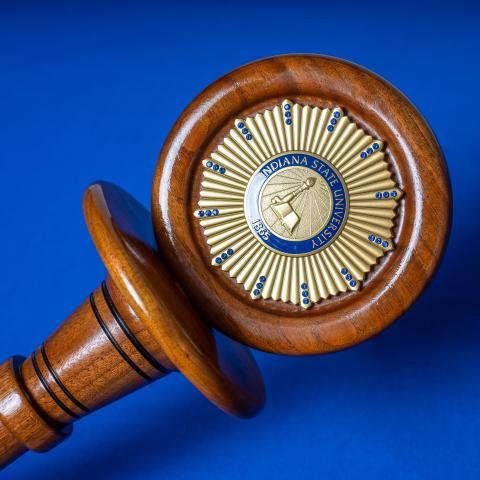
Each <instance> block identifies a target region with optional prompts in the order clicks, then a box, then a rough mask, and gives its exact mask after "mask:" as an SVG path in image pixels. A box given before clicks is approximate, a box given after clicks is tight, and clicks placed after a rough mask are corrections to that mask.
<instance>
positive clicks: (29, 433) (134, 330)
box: [0, 183, 264, 467]
mask: <svg viewBox="0 0 480 480" xmlns="http://www.w3.org/2000/svg"><path fill="white" fill-rule="evenodd" d="M84 211H85V218H86V221H87V225H88V227H89V230H90V232H91V235H92V238H93V240H94V242H95V244H96V246H97V249H98V251H99V253H100V255H101V257H102V259H103V261H104V263H105V266H106V267H107V270H108V272H109V273H108V275H107V279H106V281H105V282H102V283H101V284H100V285H99V286H98V287H97V288H96V289H95V290H94V292H93V293H92V294H90V295H89V296H88V297H87V298H86V299H85V301H84V302H83V303H82V304H81V305H80V306H79V307H78V308H77V309H76V310H75V311H74V312H73V313H72V314H71V315H70V316H69V317H68V318H67V319H66V320H65V321H64V322H63V323H62V324H61V325H60V326H59V328H58V329H57V330H56V331H55V332H54V333H53V334H52V335H51V336H50V337H49V338H48V339H47V340H46V342H44V343H43V344H42V345H41V346H40V347H39V348H37V350H36V351H35V352H33V353H32V355H31V356H30V357H29V358H27V359H26V360H25V359H24V358H21V357H13V358H11V359H9V360H7V361H6V362H4V363H3V364H2V365H0V440H1V442H0V467H5V466H6V465H7V464H8V463H10V462H11V461H13V460H14V459H16V458H17V457H18V456H19V455H21V454H22V453H24V452H25V451H27V450H28V449H31V450H35V451H38V452H43V451H47V450H48V449H50V448H52V447H54V446H55V445H56V444H58V443H59V442H60V441H62V440H64V439H65V438H66V437H67V436H68V435H69V433H70V432H71V424H72V423H73V422H75V421H77V420H79V419H80V418H82V417H83V416H85V415H87V414H89V413H91V412H93V411H95V410H97V409H98V408H101V407H103V406H105V405H107V404H108V403H110V402H112V401H114V400H116V399H118V398H120V397H122V396H124V395H126V394H128V393H130V392H132V391H134V390H136V389H138V388H141V387H143V386H145V385H148V384H149V383H151V382H153V381H155V380H157V379H159V378H161V377H163V376H165V375H168V374H169V373H170V372H172V371H177V370H180V371H181V372H182V373H184V374H185V376H186V377H187V378H188V379H189V380H190V381H191V382H192V383H193V384H194V385H196V386H197V387H198V388H199V390H201V391H202V392H203V393H204V394H205V396H206V397H207V398H209V399H210V400H211V401H212V402H214V403H215V404H216V405H217V406H219V407H220V408H222V409H223V410H225V411H226V412H228V413H230V414H232V415H237V416H240V417H248V416H251V415H254V414H255V413H256V412H258V410H259V409H260V408H261V407H262V406H263V403H264V387H263V382H262V380H261V377H260V374H259V372H258V368H257V366H256V363H255V361H254V359H253V357H252V356H251V354H250V353H249V351H248V350H247V349H246V348H245V347H243V346H242V345H240V344H238V343H236V342H234V341H232V340H230V339H227V338H226V337H223V336H221V335H219V336H214V334H213V332H212V331H211V330H210V329H209V328H208V326H207V325H206V323H205V322H204V321H203V320H202V319H201V317H199V316H198V314H197V312H196V310H195V309H194V308H193V306H192V305H191V304H190V302H189V301H188V299H187V297H186V295H185V294H184V293H183V292H182V290H181V289H180V288H179V287H178V285H177V284H176V282H175V281H174V280H173V278H172V277H171V276H170V275H169V274H168V272H167V271H166V269H165V268H164V267H163V265H162V262H161V261H160V259H159V255H158V252H157V251H156V249H155V246H154V240H153V232H152V228H151V221H150V214H149V212H148V211H147V210H145V208H144V207H143V206H141V205H140V204H139V203H138V202H137V201H136V200H134V199H133V198H132V197H131V196H130V195H128V194H127V193H126V192H124V191H123V190H121V189H119V188H118V187H115V186H114V185H112V184H108V183H102V184H95V185H92V186H91V187H90V188H89V189H88V190H87V191H86V194H85V197H84Z"/></svg>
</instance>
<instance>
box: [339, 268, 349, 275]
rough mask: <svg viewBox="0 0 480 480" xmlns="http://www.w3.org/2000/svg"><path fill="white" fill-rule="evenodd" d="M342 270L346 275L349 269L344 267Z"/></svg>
mask: <svg viewBox="0 0 480 480" xmlns="http://www.w3.org/2000/svg"><path fill="white" fill-rule="evenodd" d="M340 271H341V272H342V275H346V274H347V273H348V270H347V269H346V268H345V267H343V268H342V269H341V270H340Z"/></svg>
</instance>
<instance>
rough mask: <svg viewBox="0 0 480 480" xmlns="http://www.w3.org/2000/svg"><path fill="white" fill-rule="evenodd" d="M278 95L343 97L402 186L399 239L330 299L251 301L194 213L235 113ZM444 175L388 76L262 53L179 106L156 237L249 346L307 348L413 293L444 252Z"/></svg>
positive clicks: (386, 313)
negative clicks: (378, 142)
mask: <svg viewBox="0 0 480 480" xmlns="http://www.w3.org/2000/svg"><path fill="white" fill-rule="evenodd" d="M284 98H289V99H290V100H292V101H297V102H299V103H303V104H310V105H315V106H321V107H333V106H339V107H342V108H343V109H344V110H345V112H346V114H347V115H348V116H349V117H350V118H351V119H352V120H354V121H355V122H357V123H358V124H360V125H361V126H362V128H364V130H366V131H367V132H369V133H370V134H371V135H372V136H374V137H376V138H381V139H382V140H384V141H385V143H386V153H387V158H388V161H389V162H390V163H391V167H392V172H393V173H394V176H395V178H396V180H397V182H398V184H399V185H400V187H401V188H402V189H403V191H404V192H405V196H404V198H403V199H402V201H401V205H400V207H399V212H398V213H399V215H398V223H397V227H396V236H395V243H396V249H395V250H394V251H393V252H391V253H389V254H387V255H386V256H385V257H383V259H382V260H381V261H380V263H379V265H378V266H377V267H376V268H375V269H374V271H373V272H372V273H370V274H369V276H368V278H367V280H366V281H365V282H364V285H363V288H362V291H361V292H351V293H346V294H342V295H340V296H337V297H334V298H331V299H328V300H325V301H323V302H322V303H320V304H318V305H316V306H314V307H313V308H312V309H310V310H308V311H301V310H300V309H299V308H298V307H297V306H293V305H289V304H283V303H282V302H275V301H271V300H268V301H265V300H257V301H252V300H251V299H250V296H249V294H248V292H245V291H244V289H243V287H242V286H240V285H237V284H236V283H235V281H234V280H233V279H231V278H229V276H228V274H226V273H224V272H222V271H220V270H219V269H214V268H213V267H212V266H211V265H210V255H209V252H208V249H207V247H206V242H205V239H204V237H203V233H202V231H201V229H200V228H199V226H198V222H197V221H195V218H194V217H193V215H192V212H193V211H194V210H195V208H196V203H197V201H198V194H199V184H200V179H201V171H200V170H201V161H202V160H203V159H204V158H206V157H207V156H208V155H209V153H211V152H212V151H213V150H214V148H215V147H216V145H217V144H218V143H219V142H220V141H221V139H222V138H223V136H224V135H225V133H226V132H227V131H228V129H229V128H231V125H232V122H233V120H234V119H235V118H237V117H243V116H246V115H249V114H253V113H256V112H258V111H259V110H262V109H264V108H267V107H271V106H273V105H274V104H276V103H280V102H281V101H282V100H283V99H284ZM450 203H451V201H450V186H449V179H448V173H447V169H446V166H445V163H444V159H443V155H442V152H441V150H440V147H439V146H438V144H437V142H436V140H435V137H434V135H433V134H432V132H431V130H430V128H429V127H428V125H427V123H426V122H425V120H424V119H423V117H422V116H421V114H420V113H419V112H418V111H417V110H416V108H415V107H414V106H413V105H412V104H411V103H410V102H409V101H408V100H407V98H405V96H404V95H403V94H401V93H400V92H399V91H398V90H397V89H395V88H394V87H393V86H392V85H390V84H389V83H388V82H386V81H385V80H383V79H382V78H380V77H379V76H377V75H375V74H374V73H372V72H370V71H368V70H366V69H364V68H362V67H359V66H357V65H354V64H352V63H349V62H346V61H343V60H339V59H336V58H332V57H325V56H320V55H287V56H278V57H273V58H267V59H264V60H260V61H257V62H254V63H251V64H248V65H246V66H244V67H241V68H239V69H237V70H235V71H233V72H231V73H229V74H228V75H226V76H224V77H223V78H221V79H219V80H217V81H216V82H214V83H213V84H212V85H211V86H209V87H208V88H207V89H206V90H204V91H203V92H202V93H201V94H200V95H199V96H198V97H197V98H196V99H195V100H194V101H193V102H192V103H191V104H190V105H189V106H188V107H187V108H186V110H185V111H184V112H183V114H182V115H181V116H180V118H179V119H178V121H177V122H176V123H175V125H174V127H173V129H172V131H171V132H170V134H169V136H168V138H167V141H166V142H165V145H164V147H163V149H162V152H161V154H160V157H159V161H158V165H157V169H156V173H155V178H154V185H153V193H152V212H153V222H154V227H155V233H156V237H157V242H158V245H159V247H160V249H161V251H163V252H164V253H165V257H166V259H167V262H168V264H169V267H170V268H171V269H172V271H173V273H174V274H175V275H176V277H177V278H178V279H179V280H180V281H181V283H182V285H183V286H184V287H185V291H186V292H188V295H189V296H190V298H191V299H192V302H193V303H194V304H195V305H196V306H197V307H198V308H199V309H201V310H202V312H203V313H204V314H205V315H207V316H208V318H209V320H210V321H211V322H212V323H213V324H214V325H215V326H216V327H217V328H219V329H221V330H222V331H224V332H225V333H226V334H228V335H230V336H232V337H233V338H236V339H237V340H239V341H242V342H244V343H247V344H249V345H251V346H253V347H256V348H259V349H262V350H267V351H271V352H278V353H288V354H307V353H322V352H329V351H334V350H338V349H342V348H346V347H348V346H351V345H354V344H356V343H358V342H360V341H362V340H365V339H367V338H369V337H371V336H372V335H375V334H377V333H378V332H380V331H381V330H383V329H384V328H385V327H387V326H388V325H390V324H391V323H392V322H393V321H394V320H396V319H397V318H398V317H399V316H400V315H401V314H403V313H404V312H405V311H406V310H407V309H408V308H409V307H410V305H411V304H412V303H413V302H414V301H415V299H416V298H417V297H418V296H419V294H420V293H421V292H422V290H423V289H424V288H425V286H426V285H427V283H428V282H429V281H430V279H431V278H432V276H433V274H434V272H435V269H436V267H437V265H438V263H439V260H440V258H441V256H442V254H443V251H444V248H445V244H446V240H447V236H448V230H449V224H450Z"/></svg>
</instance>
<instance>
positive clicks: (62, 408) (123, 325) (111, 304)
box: [0, 282, 174, 466]
mask: <svg viewBox="0 0 480 480" xmlns="http://www.w3.org/2000/svg"><path fill="white" fill-rule="evenodd" d="M172 369H174V367H173V365H171V363H170V362H169V361H168V359H167V358H166V357H165V356H164V354H163V353H162V351H161V349H160V348H159V346H158V344H157V342H156V341H155V340H154V339H153V337H152V336H151V335H150V334H149V332H148V331H147V330H146V329H145V328H144V327H143V325H142V324H141V322H140V321H139V319H138V318H137V317H136V316H135V315H134V314H133V313H132V312H131V310H129V309H128V307H127V306H126V305H125V304H124V302H123V301H122V298H121V297H120V296H119V292H118V291H117V290H116V289H115V287H114V285H110V287H109V286H108V285H107V283H106V282H102V284H101V285H100V286H99V287H98V288H97V289H96V290H95V291H94V292H93V294H92V295H90V296H89V298H88V299H87V300H85V301H84V302H83V303H82V304H81V305H80V307H78V309H77V310H76V311H75V312H74V313H73V314H72V315H71V316H70V317H69V318H68V319H67V320H66V321H65V322H64V323H63V324H62V325H61V326H60V327H59V328H58V330H57V331H56V332H55V333H54V334H53V335H52V336H51V337H50V338H49V339H48V340H47V341H46V342H45V343H44V344H42V345H41V346H40V347H39V348H38V349H37V350H36V351H35V352H34V353H32V355H31V356H30V357H29V358H28V359H26V360H25V359H24V358H22V357H12V358H10V359H8V360H7V361H6V362H4V363H3V364H2V365H1V366H0V440H1V441H0V466H6V465H7V464H8V463H10V462H12V461H13V460H15V459H16V458H17V457H18V456H20V455H21V454H22V453H24V452H26V451H27V450H29V449H30V450H35V451H37V452H44V451H47V450H49V449H51V448H52V447H54V446H55V445H57V444H58V443H59V442H61V441H62V440H64V439H65V438H66V437H67V436H68V435H69V433H70V432H71V426H70V424H71V423H72V422H74V421H75V420H78V419H79V418H81V417H83V416H85V415H87V414H88V413H91V412H92V411H94V410H96V409H98V408H100V407H102V406H103V405H106V404H107V403H109V402H112V401H113V400H115V399H117V398H119V397H121V396H123V395H125V394H127V393H129V392H131V391H133V390H136V389H138V388H140V387H142V386H144V385H146V384H148V383H150V382H152V381H154V380H156V379H158V378H160V377H163V376H164V375H166V374H168V373H169V372H170V371H171V370H172Z"/></svg>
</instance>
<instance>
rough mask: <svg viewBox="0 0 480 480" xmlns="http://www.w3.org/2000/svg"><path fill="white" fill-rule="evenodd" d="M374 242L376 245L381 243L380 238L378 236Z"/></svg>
mask: <svg viewBox="0 0 480 480" xmlns="http://www.w3.org/2000/svg"><path fill="white" fill-rule="evenodd" d="M375 243H378V245H380V244H381V243H382V239H381V238H380V237H378V238H377V239H376V240H375Z"/></svg>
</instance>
